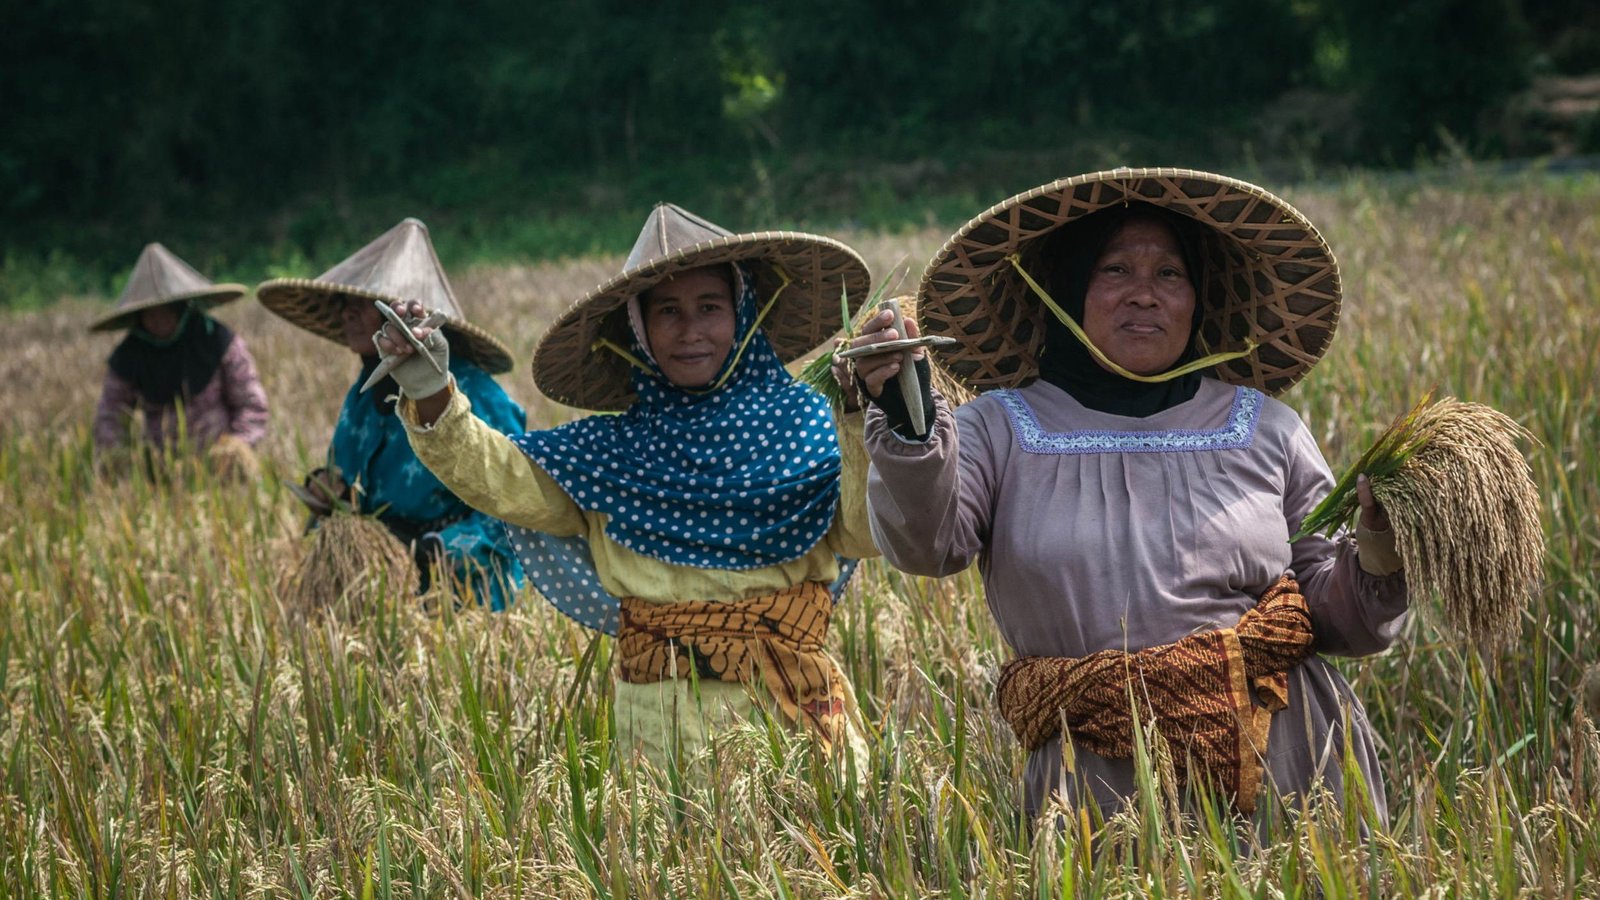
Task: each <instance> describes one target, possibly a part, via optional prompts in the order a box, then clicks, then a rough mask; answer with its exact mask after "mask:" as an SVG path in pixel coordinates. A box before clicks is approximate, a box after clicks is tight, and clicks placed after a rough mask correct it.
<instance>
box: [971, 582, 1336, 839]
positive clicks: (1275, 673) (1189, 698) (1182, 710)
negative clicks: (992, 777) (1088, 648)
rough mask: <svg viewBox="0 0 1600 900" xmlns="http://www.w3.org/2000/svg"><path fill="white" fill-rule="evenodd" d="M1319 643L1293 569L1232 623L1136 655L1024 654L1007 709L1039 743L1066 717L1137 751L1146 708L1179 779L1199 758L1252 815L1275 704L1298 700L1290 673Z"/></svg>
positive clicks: (1013, 668) (1003, 684)
mask: <svg viewBox="0 0 1600 900" xmlns="http://www.w3.org/2000/svg"><path fill="white" fill-rule="evenodd" d="M1311 642H1312V632H1311V613H1310V611H1309V610H1308V609H1307V607H1306V601H1305V598H1304V597H1302V596H1301V595H1300V586H1299V585H1298V584H1297V583H1295V581H1294V579H1293V578H1291V577H1290V576H1288V575H1284V576H1283V577H1282V578H1280V579H1278V582H1277V583H1276V584H1274V585H1273V586H1272V587H1271V588H1270V589H1268V590H1267V592H1266V593H1265V594H1263V595H1262V596H1261V599H1260V600H1259V601H1257V603H1256V605H1255V607H1254V608H1253V609H1251V610H1250V611H1249V612H1247V613H1245V614H1244V617H1243V618H1241V619H1240V620H1239V624H1238V625H1236V626H1234V627H1232V628H1223V629H1219V630H1216V631H1207V632H1201V633H1198V634H1192V635H1189V636H1188V637H1185V638H1182V639H1180V640H1178V641H1176V642H1174V643H1171V644H1162V645H1160V646H1158V647H1150V648H1147V649H1144V650H1140V651H1137V652H1134V653H1128V652H1124V651H1120V650H1102V651H1100V652H1098V653H1092V654H1090V655H1088V656H1082V657H1076V658H1067V657H1052V656H1024V657H1021V658H1019V659H1015V660H1012V661H1011V662H1009V663H1007V664H1006V665H1005V666H1004V667H1003V668H1002V669H1001V671H1000V681H999V684H998V685H997V686H996V688H995V695H996V699H997V700H998V702H999V705H1000V714H1001V716H1003V717H1004V718H1005V720H1006V722H1007V723H1009V724H1010V725H1011V730H1012V732H1014V733H1015V734H1016V736H1017V740H1019V741H1020V742H1021V743H1022V745H1023V746H1025V747H1027V748H1028V749H1030V750H1032V749H1035V748H1037V747H1040V746H1043V745H1044V744H1045V743H1046V742H1047V741H1049V740H1050V738H1052V737H1054V736H1055V735H1056V733H1057V732H1059V731H1060V730H1061V726H1062V723H1063V722H1065V724H1066V727H1067V729H1068V731H1069V732H1070V734H1071V737H1072V740H1073V742H1074V744H1075V745H1076V746H1080V747H1084V748H1086V749H1088V750H1091V751H1093V752H1095V753H1098V754H1099V755H1101V756H1104V757H1107V758H1109V759H1130V758H1132V756H1133V745H1134V740H1133V737H1134V734H1133V732H1134V717H1135V715H1137V716H1138V717H1139V720H1140V722H1141V725H1142V726H1144V727H1148V726H1149V725H1150V724H1151V723H1152V721H1153V723H1154V726H1155V731H1156V733H1158V734H1159V735H1160V736H1161V738H1162V739H1164V740H1165V742H1166V744H1167V747H1168V748H1169V750H1170V751H1171V758H1172V763H1173V769H1174V774H1175V775H1176V776H1177V778H1178V782H1179V784H1180V785H1181V784H1186V783H1188V781H1189V780H1190V778H1191V777H1193V775H1194V774H1195V773H1192V772H1191V771H1190V769H1191V768H1192V767H1195V766H1198V767H1199V768H1200V769H1201V772H1200V773H1199V774H1201V775H1203V776H1204V777H1205V778H1206V779H1208V780H1209V781H1210V783H1211V784H1213V785H1214V786H1215V787H1217V788H1219V789H1220V790H1222V791H1224V792H1226V793H1228V794H1230V795H1232V797H1233V798H1234V806H1235V807H1236V808H1237V809H1238V810H1239V811H1240V812H1241V813H1244V814H1246V815H1249V814H1251V813H1253V812H1254V811H1255V804H1256V793H1257V791H1258V789H1259V788H1260V786H1261V778H1262V759H1263V757H1264V756H1265V754H1266V751H1267V733H1268V730H1269V727H1270V726H1271V724H1272V714H1273V713H1275V712H1277V711H1278V710H1281V709H1284V708H1285V707H1287V706H1288V704H1289V678H1288V671H1289V670H1290V669H1292V668H1294V667H1295V666H1296V665H1298V664H1299V663H1300V662H1301V661H1302V660H1304V659H1305V658H1306V657H1308V656H1310V655H1311V653H1312V649H1311Z"/></svg>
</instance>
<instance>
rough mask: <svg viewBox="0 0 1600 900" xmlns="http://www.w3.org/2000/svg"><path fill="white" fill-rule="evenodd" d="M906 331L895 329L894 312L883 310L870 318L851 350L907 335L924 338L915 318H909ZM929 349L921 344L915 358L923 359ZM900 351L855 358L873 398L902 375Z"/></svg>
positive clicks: (857, 374)
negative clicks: (891, 380) (903, 332)
mask: <svg viewBox="0 0 1600 900" xmlns="http://www.w3.org/2000/svg"><path fill="white" fill-rule="evenodd" d="M906 332H907V333H906V334H901V333H900V332H898V331H896V330H895V328H894V313H893V312H891V311H889V310H887V309H883V310H879V311H878V314H877V315H875V316H873V317H872V318H870V319H868V320H867V321H866V322H864V323H863V324H862V325H861V331H860V333H859V334H857V335H856V338H855V340H853V341H851V342H850V346H849V347H848V348H847V349H851V350H854V349H855V348H857V347H866V346H870V345H872V344H881V343H883V342H884V341H897V340H899V339H901V338H903V337H905V338H914V337H921V336H922V332H921V330H920V329H918V328H917V323H916V320H915V319H912V318H910V317H907V318H906ZM926 353H927V351H926V350H924V349H922V348H921V347H918V348H917V349H915V350H913V351H912V358H914V359H921V358H922V357H923V355H924V354H926ZM900 360H901V355H900V354H899V353H884V354H880V355H878V356H863V357H859V358H858V359H856V360H855V369H856V378H857V379H858V380H859V381H860V382H861V383H862V384H863V385H865V386H866V388H867V394H868V395H870V396H871V397H872V398H873V399H877V398H878V397H880V396H882V395H883V386H884V384H886V383H887V382H888V381H889V379H891V378H893V377H895V376H896V375H899V374H900Z"/></svg>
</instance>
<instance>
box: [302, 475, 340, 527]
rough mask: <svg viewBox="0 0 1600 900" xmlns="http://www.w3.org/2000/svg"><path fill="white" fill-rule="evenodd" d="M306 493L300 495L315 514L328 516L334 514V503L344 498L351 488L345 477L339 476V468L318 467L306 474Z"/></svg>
mask: <svg viewBox="0 0 1600 900" xmlns="http://www.w3.org/2000/svg"><path fill="white" fill-rule="evenodd" d="M304 486H305V494H303V495H301V496H300V502H302V503H304V504H305V505H306V506H307V507H308V508H309V509H310V510H311V512H312V513H313V514H314V515H319V516H327V515H332V514H333V507H334V504H335V503H337V502H338V501H340V500H344V499H345V498H346V496H347V493H346V492H347V491H348V490H349V488H348V487H346V485H345V483H344V479H343V478H341V477H339V470H337V469H332V470H330V469H328V468H326V467H324V468H318V469H313V470H312V471H311V472H310V474H308V475H306V477H305V481H304Z"/></svg>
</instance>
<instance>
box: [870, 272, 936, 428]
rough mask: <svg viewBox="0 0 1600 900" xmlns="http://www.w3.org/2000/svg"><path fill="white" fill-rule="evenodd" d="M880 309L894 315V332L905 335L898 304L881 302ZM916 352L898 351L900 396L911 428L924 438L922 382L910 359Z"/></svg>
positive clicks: (914, 363) (913, 362) (903, 320)
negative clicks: (908, 416)
mask: <svg viewBox="0 0 1600 900" xmlns="http://www.w3.org/2000/svg"><path fill="white" fill-rule="evenodd" d="M879 308H880V309H887V310H890V311H891V312H893V313H894V330H895V333H896V334H898V335H900V336H901V337H904V336H905V333H906V317H905V316H904V315H903V314H902V313H901V312H900V304H899V303H898V302H896V301H895V300H893V299H889V300H885V301H883V305H882V306H881V307H879ZM914 353H916V350H914V349H912V348H910V347H907V348H906V349H904V350H901V351H900V396H901V397H902V398H904V399H905V401H906V412H907V413H908V414H910V416H911V428H912V429H913V430H914V431H916V433H917V437H926V436H927V434H928V427H927V422H926V421H924V420H923V411H922V382H921V381H920V380H919V379H918V378H917V362H916V360H915V359H914V358H913V357H912V354H914Z"/></svg>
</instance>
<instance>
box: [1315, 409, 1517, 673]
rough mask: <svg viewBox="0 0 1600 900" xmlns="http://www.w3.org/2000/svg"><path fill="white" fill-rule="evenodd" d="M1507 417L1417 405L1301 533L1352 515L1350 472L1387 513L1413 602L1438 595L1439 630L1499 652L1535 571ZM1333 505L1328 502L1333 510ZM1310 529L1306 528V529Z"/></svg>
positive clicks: (1513, 429) (1513, 428)
mask: <svg viewBox="0 0 1600 900" xmlns="http://www.w3.org/2000/svg"><path fill="white" fill-rule="evenodd" d="M1533 440H1534V438H1533V435H1531V434H1529V433H1528V432H1527V430H1526V429H1524V428H1523V427H1522V426H1520V425H1518V424H1517V423H1516V422H1515V421H1513V420H1512V419H1511V418H1510V417H1509V416H1506V415H1505V414H1503V413H1501V412H1498V411H1496V410H1494V409H1491V408H1490V407H1487V406H1484V405H1482V404H1478V403H1463V402H1461V401H1459V400H1456V399H1454V398H1445V399H1443V400H1440V401H1439V402H1437V403H1435V404H1433V405H1432V406H1428V407H1422V406H1420V405H1419V406H1418V407H1417V408H1416V409H1414V410H1412V412H1411V413H1410V414H1409V415H1408V416H1406V417H1404V418H1403V419H1402V420H1400V421H1399V422H1397V423H1396V424H1395V425H1394V426H1392V427H1391V428H1390V429H1389V430H1388V431H1387V432H1385V433H1384V435H1382V436H1381V437H1380V438H1379V439H1378V446H1382V447H1384V448H1385V449H1384V451H1383V452H1381V453H1377V454H1374V453H1372V452H1370V451H1369V453H1368V454H1367V455H1365V456H1364V457H1363V459H1362V462H1361V463H1358V464H1357V467H1356V469H1352V471H1351V472H1350V473H1347V474H1346V476H1345V478H1342V479H1340V486H1341V488H1342V487H1344V486H1346V485H1348V488H1349V490H1347V491H1346V492H1345V493H1346V496H1344V497H1338V496H1336V495H1338V494H1339V493H1340V491H1339V489H1336V490H1335V493H1334V494H1332V495H1329V497H1328V500H1327V501H1324V506H1326V507H1328V508H1326V509H1324V508H1323V507H1318V510H1317V511H1316V512H1314V513H1313V515H1312V516H1311V517H1308V518H1307V526H1306V527H1305V528H1302V529H1301V531H1302V533H1309V532H1310V531H1318V530H1324V529H1327V530H1330V531H1331V530H1332V529H1334V528H1337V527H1338V526H1340V525H1341V524H1344V523H1347V522H1348V521H1349V520H1350V518H1351V516H1353V514H1354V512H1355V509H1356V501H1355V499H1354V483H1355V474H1356V472H1357V471H1358V470H1359V471H1363V472H1365V473H1366V474H1367V476H1368V478H1369V480H1370V481H1371V484H1372V493H1373V496H1374V498H1376V499H1377V501H1378V502H1379V503H1381V504H1383V507H1384V509H1385V511H1387V512H1388V515H1389V521H1390V523H1391V526H1392V527H1393V528H1394V532H1395V547H1396V549H1397V550H1398V551H1399V553H1400V558H1401V561H1402V562H1403V563H1404V566H1405V572H1406V579H1407V583H1408V585H1409V587H1410V589H1411V591H1412V594H1413V596H1433V595H1437V596H1438V597H1439V598H1440V601H1441V603H1442V607H1443V612H1444V625H1445V627H1446V628H1448V629H1449V630H1450V631H1452V632H1454V633H1455V634H1456V635H1457V636H1459V637H1461V638H1463V639H1466V640H1468V641H1472V642H1475V643H1482V644H1485V645H1487V646H1488V647H1490V648H1492V649H1498V648H1501V647H1504V646H1506V645H1508V644H1509V643H1510V642H1511V641H1512V640H1513V639H1514V638H1515V637H1516V635H1517V633H1518V631H1519V629H1520V628H1521V620H1522V614H1523V612H1524V611H1525V610H1526V609H1527V606H1528V602H1529V599H1530V598H1531V595H1532V592H1533V590H1534V588H1535V586H1536V585H1537V583H1538V581H1539V578H1540V575H1541V573H1542V572H1543V568H1544V531H1543V529H1542V526H1541V524H1540V521H1539V491H1538V488H1537V487H1535V486H1534V483H1533V476H1532V472H1531V470H1530V469H1529V467H1528V463H1527V461H1526V460H1525V459H1523V457H1522V453H1521V451H1520V450H1519V449H1518V444H1519V442H1521V441H1530V442H1531V441H1533ZM1335 501H1337V502H1335ZM1314 520H1315V521H1314Z"/></svg>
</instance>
